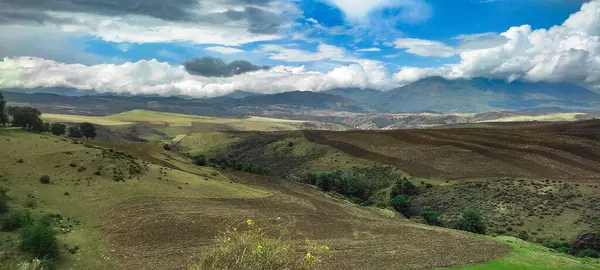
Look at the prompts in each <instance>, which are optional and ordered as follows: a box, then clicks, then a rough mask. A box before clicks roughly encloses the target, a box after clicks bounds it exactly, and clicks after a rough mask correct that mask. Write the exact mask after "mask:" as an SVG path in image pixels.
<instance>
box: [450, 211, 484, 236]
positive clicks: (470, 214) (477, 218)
mask: <svg viewBox="0 0 600 270" xmlns="http://www.w3.org/2000/svg"><path fill="white" fill-rule="evenodd" d="M455 229H457V230H461V231H467V232H472V233H478V234H485V223H484V222H483V218H482V217H481V214H480V213H478V212H475V211H472V210H468V211H465V212H464V213H463V215H462V218H461V219H460V220H458V222H456V225H455Z"/></svg>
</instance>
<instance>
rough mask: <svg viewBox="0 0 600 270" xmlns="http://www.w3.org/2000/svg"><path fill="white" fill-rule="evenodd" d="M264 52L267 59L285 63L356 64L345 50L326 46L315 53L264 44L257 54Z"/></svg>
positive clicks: (318, 48)
mask: <svg viewBox="0 0 600 270" xmlns="http://www.w3.org/2000/svg"><path fill="white" fill-rule="evenodd" d="M260 52H264V53H268V54H269V59H272V60H279V61H285V62H313V61H320V60H333V61H339V62H358V61H359V59H356V58H355V57H353V56H350V55H349V54H348V52H347V51H346V49H344V48H341V47H336V46H332V45H328V44H323V43H321V44H319V45H318V46H317V51H316V52H311V51H305V50H300V49H291V48H287V47H283V46H280V45H275V44H266V45H262V46H260V50H259V51H257V53H260Z"/></svg>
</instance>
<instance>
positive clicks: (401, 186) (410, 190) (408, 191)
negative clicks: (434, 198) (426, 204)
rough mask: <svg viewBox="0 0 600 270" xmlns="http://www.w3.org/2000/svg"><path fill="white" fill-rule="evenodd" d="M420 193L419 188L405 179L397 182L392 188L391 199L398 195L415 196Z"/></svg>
mask: <svg viewBox="0 0 600 270" xmlns="http://www.w3.org/2000/svg"><path fill="white" fill-rule="evenodd" d="M419 193H420V192H419V188H418V187H417V186H415V184H413V183H412V182H410V181H408V179H406V178H404V179H402V180H396V182H395V183H394V186H392V192H391V193H390V198H394V197H396V196H398V195H406V196H414V195H418V194H419Z"/></svg>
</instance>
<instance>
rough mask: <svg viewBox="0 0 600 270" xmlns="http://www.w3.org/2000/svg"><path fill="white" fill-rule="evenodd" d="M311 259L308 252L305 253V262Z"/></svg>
mask: <svg viewBox="0 0 600 270" xmlns="http://www.w3.org/2000/svg"><path fill="white" fill-rule="evenodd" d="M311 259H312V255H310V252H309V253H306V260H307V261H310V260H311Z"/></svg>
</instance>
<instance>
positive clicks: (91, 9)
mask: <svg viewBox="0 0 600 270" xmlns="http://www.w3.org/2000/svg"><path fill="white" fill-rule="evenodd" d="M273 1H275V0H220V1H216V0H0V23H3V24H7V23H13V24H24V23H31V22H34V23H43V22H52V23H60V22H58V21H55V20H54V18H52V17H49V16H48V15H46V13H45V12H46V11H62V12H81V13H89V14H98V15H105V16H123V15H128V14H134V15H145V16H150V17H154V18H158V19H163V20H167V21H187V22H200V23H202V22H204V23H216V24H223V23H227V22H230V21H246V22H247V23H248V31H249V32H251V33H259V34H273V33H275V32H277V30H278V29H279V26H280V25H281V23H282V22H281V18H279V16H278V15H277V14H275V13H273V12H271V11H268V10H264V9H262V8H261V7H262V6H266V5H268V4H270V3H271V2H273ZM215 2H216V3H222V4H233V5H238V6H245V7H244V9H243V10H242V11H237V10H228V11H225V12H221V13H211V14H205V15H198V14H195V13H193V10H195V9H198V8H200V9H202V7H203V5H205V4H210V3H215Z"/></svg>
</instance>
